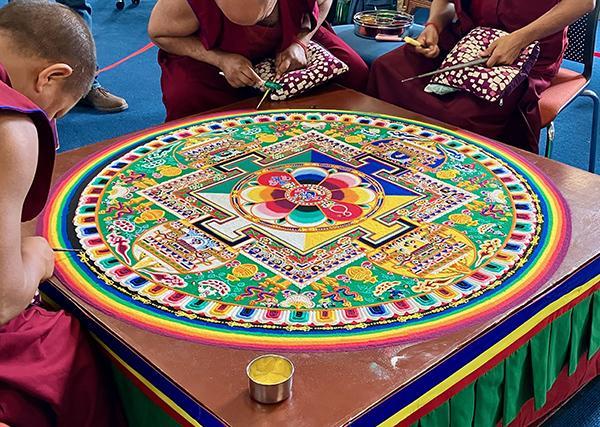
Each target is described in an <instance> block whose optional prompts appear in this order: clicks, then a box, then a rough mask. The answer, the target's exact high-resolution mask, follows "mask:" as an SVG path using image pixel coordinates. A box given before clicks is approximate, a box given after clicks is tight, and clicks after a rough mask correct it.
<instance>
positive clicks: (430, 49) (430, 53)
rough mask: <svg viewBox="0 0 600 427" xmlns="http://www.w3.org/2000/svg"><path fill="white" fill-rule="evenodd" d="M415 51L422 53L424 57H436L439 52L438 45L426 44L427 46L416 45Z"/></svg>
mask: <svg viewBox="0 0 600 427" xmlns="http://www.w3.org/2000/svg"><path fill="white" fill-rule="evenodd" d="M415 50H416V51H417V53H419V54H421V55H423V56H424V57H426V58H431V59H432V58H437V57H438V55H439V54H440V48H439V47H438V45H433V46H427V47H416V48H415Z"/></svg>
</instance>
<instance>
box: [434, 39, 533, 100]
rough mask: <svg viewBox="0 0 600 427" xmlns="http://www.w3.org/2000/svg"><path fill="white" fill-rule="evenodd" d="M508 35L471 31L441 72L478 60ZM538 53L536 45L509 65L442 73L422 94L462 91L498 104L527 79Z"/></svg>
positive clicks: (448, 58) (435, 77) (451, 52)
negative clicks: (489, 48)
mask: <svg viewBox="0 0 600 427" xmlns="http://www.w3.org/2000/svg"><path fill="white" fill-rule="evenodd" d="M507 34H508V33H507V32H505V31H502V30H496V29H494V28H487V27H477V28H474V29H473V30H471V31H470V32H469V34H467V35H466V36H465V37H463V38H462V39H461V40H460V41H459V42H458V43H457V44H456V46H454V48H453V49H452V50H451V51H450V53H449V54H448V56H447V57H446V59H444V62H442V65H441V66H440V68H445V67H450V66H452V65H457V64H463V63H465V62H469V61H473V60H475V59H478V58H479V57H480V56H479V54H480V53H481V52H482V51H484V50H485V49H487V48H488V46H489V45H491V44H492V43H493V42H494V41H495V40H496V39H498V38H500V37H502V36H505V35H507ZM539 53H540V47H539V43H538V42H535V43H532V44H530V45H529V46H527V47H526V48H525V49H523V50H522V51H521V53H520V55H519V56H518V58H517V60H516V61H515V62H514V63H513V64H512V65H501V66H496V67H493V68H488V67H486V66H485V64H484V65H483V66H474V67H469V68H463V69H461V70H454V71H448V72H445V73H441V74H438V75H436V76H433V78H432V79H431V83H430V84H429V85H428V86H427V87H426V88H425V91H426V92H429V93H436V94H439V95H443V94H445V93H449V92H453V91H456V90H462V91H465V92H469V93H471V94H473V95H475V96H477V97H479V98H482V99H485V100H487V101H490V102H497V101H501V100H502V99H503V98H504V97H506V96H508V95H510V93H511V92H512V91H513V90H514V89H515V88H517V87H518V86H519V85H520V84H521V83H522V82H523V81H524V80H525V79H526V78H527V76H528V75H529V72H530V71H531V69H532V68H533V66H534V64H535V62H536V61H537V58H538V55H539Z"/></svg>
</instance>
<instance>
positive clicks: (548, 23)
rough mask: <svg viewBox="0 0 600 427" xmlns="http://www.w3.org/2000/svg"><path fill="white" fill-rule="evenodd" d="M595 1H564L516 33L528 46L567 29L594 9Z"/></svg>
mask: <svg viewBox="0 0 600 427" xmlns="http://www.w3.org/2000/svg"><path fill="white" fill-rule="evenodd" d="M594 6H595V0H562V1H561V2H559V3H558V4H557V5H556V6H554V7H553V8H552V9H550V10H549V11H548V12H547V13H546V14H544V15H542V16H541V17H539V18H538V19H536V20H535V21H533V22H532V23H531V24H529V25H527V26H526V27H523V28H522V29H520V30H518V31H516V32H517V33H519V34H520V35H521V36H522V37H523V43H524V44H525V45H528V44H530V43H532V42H534V41H535V40H542V39H543V38H546V37H548V36H550V35H552V34H555V33H558V32H559V31H562V30H564V29H565V27H567V26H569V25H570V24H572V23H573V22H575V21H576V20H577V19H579V17H581V16H583V15H585V14H586V13H587V12H589V11H591V10H592V9H594Z"/></svg>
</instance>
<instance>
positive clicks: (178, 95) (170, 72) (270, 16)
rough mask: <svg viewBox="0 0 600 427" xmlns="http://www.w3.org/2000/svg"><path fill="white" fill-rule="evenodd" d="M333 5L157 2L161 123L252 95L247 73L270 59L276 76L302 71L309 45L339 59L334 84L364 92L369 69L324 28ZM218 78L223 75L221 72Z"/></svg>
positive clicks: (294, 0) (315, 1)
mask: <svg viewBox="0 0 600 427" xmlns="http://www.w3.org/2000/svg"><path fill="white" fill-rule="evenodd" d="M331 3H332V1H331V0H244V1H239V0H158V2H157V4H156V6H155V8H154V10H153V11H152V16H151V17H150V23H149V26H148V32H149V34H150V36H151V38H152V39H153V40H154V42H155V43H156V44H157V45H158V46H159V47H160V48H161V49H160V51H159V54H158V61H159V64H160V67H161V69H162V79H161V86H162V92H163V102H164V104H165V107H166V110H167V120H173V119H176V118H179V117H183V116H187V115H191V114H195V113H200V112H202V111H206V110H209V109H212V108H217V107H221V106H224V105H227V104H231V103H233V102H235V101H239V100H242V99H245V98H248V97H253V96H256V94H257V91H256V90H255V89H252V88H253V87H257V86H260V85H261V83H263V82H262V81H261V79H260V77H258V76H257V75H256V73H255V72H254V70H253V68H252V64H253V63H257V62H259V61H261V60H263V59H265V58H276V65H277V69H278V74H279V75H282V74H284V73H285V72H287V71H292V70H295V69H299V68H302V67H304V66H306V63H307V57H306V47H307V45H308V43H309V42H310V41H311V40H314V41H315V42H317V43H319V44H320V45H322V46H323V47H325V48H326V49H327V50H329V51H330V52H331V53H332V54H333V55H335V56H336V57H337V58H339V59H341V60H342V61H344V62H345V63H346V64H347V65H348V66H349V68H350V71H349V72H347V73H346V74H344V75H342V76H340V77H339V79H338V80H337V81H338V82H339V83H341V84H343V85H345V86H348V87H350V88H353V89H356V90H364V89H365V87H366V83H367V78H368V68H367V65H366V64H365V63H364V61H363V60H362V59H361V58H360V56H358V54H357V53H356V52H354V51H353V50H352V48H350V47H349V46H348V45H347V44H346V43H344V42H343V41H342V40H341V39H340V38H339V37H337V36H336V35H335V33H334V32H333V30H331V29H330V28H329V27H328V26H326V24H325V25H323V24H324V20H325V17H326V16H327V13H328V11H329V8H330V7H331ZM219 73H221V74H219Z"/></svg>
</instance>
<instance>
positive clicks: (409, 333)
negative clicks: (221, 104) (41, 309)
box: [43, 110, 570, 350]
mask: <svg viewBox="0 0 600 427" xmlns="http://www.w3.org/2000/svg"><path fill="white" fill-rule="evenodd" d="M52 200H53V202H52V203H51V205H50V207H49V208H48V209H47V210H46V213H45V217H44V221H43V232H44V234H45V235H46V236H47V237H48V238H49V239H50V241H51V243H52V244H53V245H55V246H62V247H68V248H71V247H73V248H82V249H84V251H85V252H82V253H81V254H80V255H79V256H77V255H67V256H61V257H59V262H58V267H57V276H58V277H59V278H60V279H61V281H62V282H63V283H65V284H66V285H67V286H69V287H70V288H71V289H72V290H73V291H74V292H75V293H77V295H79V296H81V297H82V298H84V299H85V300H86V301H88V302H90V303H92V304H93V305H95V306H96V307H98V308H100V309H102V310H104V311H105V312H108V313H110V314H112V315H113V316H115V317H117V318H120V319H123V320H126V321H128V322H131V323H134V324H136V325H138V326H140V327H143V328H147V329H150V330H153V331H156V332H158V333H162V334H168V335H172V336H176V337H181V338H184V339H188V340H194V341H198V342H201V343H209V344H223V345H231V346H236V347H252V348H271V349H272V348H277V349H283V350H285V349H290V350H293V349H303V350H309V349H312V350H327V349H332V350H340V349H350V348H360V347H363V346H368V345H389V344H393V343H398V342H409V341H416V340H420V339H423V338H424V337H428V336H432V335H439V334H443V333H446V331H449V330H453V329H456V328H460V327H461V326H464V325H466V324H469V323H472V322H477V321H482V320H483V319H489V318H490V317H491V316H494V315H497V314H498V313H502V312H506V311H508V310H509V309H511V308H514V307H518V306H520V305H522V304H524V303H525V302H526V301H527V298H528V297H530V296H531V295H533V293H535V291H536V290H537V289H538V287H539V286H540V285H541V284H543V283H544V280H546V279H547V278H548V276H549V275H550V274H551V273H552V272H553V271H554V269H555V267H556V266H557V265H558V263H559V262H560V261H561V260H562V256H563V252H564V249H565V247H566V245H567V244H568V241H569V232H570V226H569V220H568V214H567V209H566V205H565V203H564V201H563V199H562V197H561V196H560V195H559V194H558V192H557V190H556V189H555V187H554V186H553V185H552V184H551V183H550V182H549V181H548V179H547V178H546V177H545V176H543V175H542V174H541V173H540V172H539V171H537V170H536V169H535V168H533V167H532V166H531V165H529V164H528V163H527V162H526V161H524V160H523V159H522V158H520V157H518V156H517V155H515V154H514V153H513V152H511V151H509V150H508V149H506V148H504V147H502V146H500V145H497V144H495V143H492V142H489V141H487V140H484V139H479V138H476V137H473V136H472V135H466V134H460V133H454V132H451V131H448V130H445V129H442V128H439V127H433V126H430V125H426V124H423V123H418V122H413V121H409V120H405V119H401V118H395V117H389V116H378V115H369V114H363V113H352V112H343V111H288V110H286V111H269V112H261V113H249V114H236V115H230V116H221V117H208V118H198V119H196V120H194V121H187V122H184V123H181V122H180V123H178V124H176V125H173V124H168V125H166V126H163V127H161V128H159V129H154V130H151V131H148V132H147V133H146V134H142V135H138V136H136V137H134V138H130V139H125V140H122V141H119V142H117V143H115V144H114V145H113V146H111V147H110V148H108V149H106V150H104V151H102V152H100V153H98V154H96V155H94V156H93V157H91V158H89V159H87V160H86V161H84V162H83V163H81V164H80V165H78V166H76V167H75V168H74V169H73V170H72V171H71V172H70V173H69V174H67V176H66V177H65V178H64V180H63V181H62V182H61V183H60V184H59V185H58V187H57V188H56V189H55V192H54V196H53V198H52Z"/></svg>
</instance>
